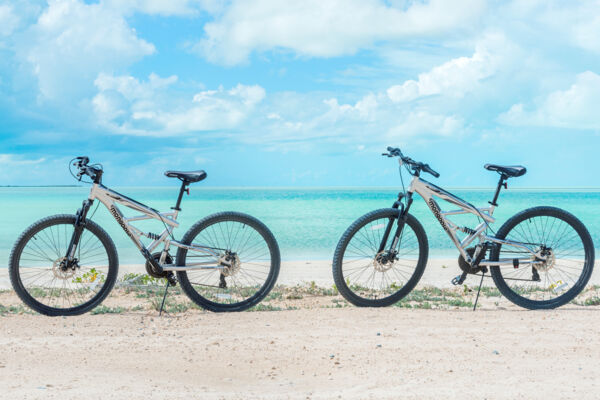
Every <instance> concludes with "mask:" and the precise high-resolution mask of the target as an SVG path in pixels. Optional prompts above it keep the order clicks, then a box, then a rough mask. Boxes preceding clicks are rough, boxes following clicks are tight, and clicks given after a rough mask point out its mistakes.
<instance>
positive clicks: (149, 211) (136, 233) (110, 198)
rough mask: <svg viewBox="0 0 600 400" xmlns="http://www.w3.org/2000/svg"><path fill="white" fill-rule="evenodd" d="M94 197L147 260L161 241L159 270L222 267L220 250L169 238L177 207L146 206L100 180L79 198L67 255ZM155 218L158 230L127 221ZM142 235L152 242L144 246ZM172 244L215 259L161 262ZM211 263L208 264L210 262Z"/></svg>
mask: <svg viewBox="0 0 600 400" xmlns="http://www.w3.org/2000/svg"><path fill="white" fill-rule="evenodd" d="M94 200H98V201H100V202H101V203H102V204H103V205H104V206H105V207H106V208H107V209H108V211H109V212H110V214H111V215H112V216H113V217H114V218H115V220H116V221H117V223H118V224H119V225H120V226H121V228H123V230H124V231H125V233H126V234H127V236H129V238H130V239H131V240H132V241H133V243H134V244H135V245H136V247H137V248H138V249H139V250H140V252H141V253H142V255H143V256H144V258H146V260H148V261H149V262H151V263H153V264H155V263H156V261H155V260H154V259H153V257H152V255H151V253H152V251H154V250H155V249H156V248H157V247H158V246H159V245H160V244H161V243H164V248H163V250H162V253H161V257H160V260H159V262H158V264H157V265H156V264H155V266H158V267H159V268H161V269H162V270H163V271H187V270H194V269H223V268H224V266H223V265H220V264H222V263H223V261H221V260H219V258H220V256H221V255H220V254H219V253H218V252H217V251H215V250H217V249H214V248H211V247H208V246H202V245H199V244H194V243H192V244H190V245H187V244H184V243H181V242H179V241H177V240H175V239H172V238H171V233H172V232H173V229H175V228H177V227H178V226H179V223H178V222H177V215H178V213H179V210H178V209H174V210H173V211H171V212H167V213H161V212H159V211H157V210H155V209H153V208H151V207H148V206H146V205H144V204H142V203H139V202H137V201H135V200H133V199H131V198H129V197H127V196H124V195H122V194H120V193H118V192H115V191H114V190H111V189H109V188H107V187H105V186H103V185H102V184H98V183H94V184H93V186H92V189H91V190H90V194H89V197H88V200H86V201H84V202H83V207H82V208H81V210H79V211H78V213H77V221H76V224H75V225H76V229H75V233H74V234H73V238H72V239H71V244H70V247H69V251H68V257H69V259H72V258H73V257H74V255H75V249H76V247H77V243H78V242H79V237H80V236H81V231H82V229H83V228H82V224H83V223H84V221H85V217H86V215H87V212H88V210H89V208H90V207H91V205H92V203H93V202H94ZM117 204H120V205H123V206H125V207H128V208H131V209H133V210H136V211H139V212H141V213H142V214H143V215H138V216H134V217H129V218H127V217H125V216H124V215H123V213H122V212H121V210H120V209H119V208H118V207H117ZM150 219H156V220H159V221H161V222H162V223H163V224H165V230H164V231H163V232H162V233H161V234H155V233H150V232H148V233H146V232H142V231H141V230H140V229H138V228H136V227H135V226H133V225H132V224H131V222H134V221H142V220H150ZM142 236H145V237H147V238H149V239H152V242H151V243H150V244H149V245H148V246H145V245H144V244H143V243H142V241H141V237H142ZM171 245H174V246H176V247H180V248H184V249H187V250H191V251H198V252H201V253H205V254H208V255H210V256H213V257H214V258H215V260H213V261H205V262H195V263H190V264H187V265H185V266H178V265H176V264H165V261H166V256H167V251H168V250H169V247H170V246H171ZM211 264H212V265H211Z"/></svg>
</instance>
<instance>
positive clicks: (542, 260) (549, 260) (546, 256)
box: [533, 247, 556, 271]
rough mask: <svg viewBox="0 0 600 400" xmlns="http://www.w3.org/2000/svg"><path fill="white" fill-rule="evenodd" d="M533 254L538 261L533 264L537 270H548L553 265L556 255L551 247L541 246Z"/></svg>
mask: <svg viewBox="0 0 600 400" xmlns="http://www.w3.org/2000/svg"><path fill="white" fill-rule="evenodd" d="M535 256H536V259H537V260H538V261H539V262H536V263H535V264H533V266H534V267H535V268H536V269H537V270H538V271H548V270H549V269H551V268H552V267H554V264H555V263H556V255H555V254H554V250H552V249H549V248H546V247H542V248H541V249H540V250H538V251H537V252H536V253H535Z"/></svg>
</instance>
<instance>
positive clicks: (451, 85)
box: [387, 34, 514, 103]
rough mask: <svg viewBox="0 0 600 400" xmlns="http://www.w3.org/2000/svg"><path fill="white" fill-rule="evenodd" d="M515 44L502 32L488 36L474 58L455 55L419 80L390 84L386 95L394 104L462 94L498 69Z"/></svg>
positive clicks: (421, 75)
mask: <svg viewBox="0 0 600 400" xmlns="http://www.w3.org/2000/svg"><path fill="white" fill-rule="evenodd" d="M512 47H513V46H512V45H510V44H509V43H508V42H507V41H506V39H505V38H504V36H503V35H499V34H494V35H488V36H487V37H486V38H485V39H483V40H480V41H479V42H478V43H477V45H476V47H475V52H474V53H473V55H472V56H471V57H458V58H454V59H452V60H450V61H447V62H445V63H443V64H441V65H438V66H436V67H434V68H432V69H431V70H430V71H428V72H424V73H421V74H419V77H418V79H417V80H412V79H411V80H407V81H405V82H404V83H402V84H400V85H394V86H391V87H390V88H388V90H387V95H388V97H389V98H390V99H391V100H392V101H393V102H395V103H400V102H408V101H412V100H415V99H417V98H420V97H425V96H431V95H437V94H444V95H447V96H450V97H459V98H460V97H463V96H464V95H465V94H466V93H468V92H470V91H473V90H474V89H476V88H477V87H478V86H479V85H480V81H481V80H483V79H485V78H488V77H490V76H492V75H493V74H494V73H495V72H496V71H497V70H498V68H499V66H500V64H501V63H502V62H503V61H504V60H503V58H505V57H508V55H509V54H510V53H511V52H512V51H514V49H513V48H512Z"/></svg>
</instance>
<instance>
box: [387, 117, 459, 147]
mask: <svg viewBox="0 0 600 400" xmlns="http://www.w3.org/2000/svg"><path fill="white" fill-rule="evenodd" d="M463 125H464V124H463V121H462V119H461V118H460V117H457V116H453V115H450V116H446V115H436V114H431V113H429V112H427V111H411V112H409V113H408V114H407V115H405V116H404V118H402V119H401V121H400V123H399V124H397V125H394V126H393V127H391V128H390V129H389V130H388V132H387V134H386V138H387V139H389V140H391V141H402V140H404V139H408V138H412V137H415V136H421V137H427V136H429V137H431V136H446V137H448V136H454V135H460V134H461V133H462V131H463V130H464V128H463Z"/></svg>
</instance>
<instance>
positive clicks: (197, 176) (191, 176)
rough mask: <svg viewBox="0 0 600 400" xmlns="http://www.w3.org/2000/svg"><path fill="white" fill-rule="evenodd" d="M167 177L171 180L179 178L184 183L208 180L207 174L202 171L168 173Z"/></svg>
mask: <svg viewBox="0 0 600 400" xmlns="http://www.w3.org/2000/svg"><path fill="white" fill-rule="evenodd" d="M165 176H167V177H169V178H179V179H181V180H182V181H184V182H188V183H193V182H200V181H201V180H203V179H204V178H206V172H204V171H202V170H200V171H166V172H165Z"/></svg>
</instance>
